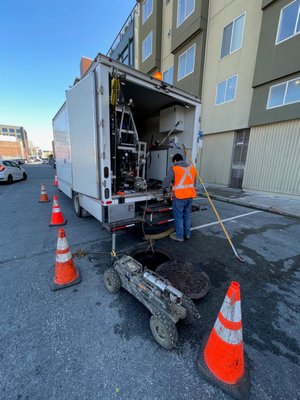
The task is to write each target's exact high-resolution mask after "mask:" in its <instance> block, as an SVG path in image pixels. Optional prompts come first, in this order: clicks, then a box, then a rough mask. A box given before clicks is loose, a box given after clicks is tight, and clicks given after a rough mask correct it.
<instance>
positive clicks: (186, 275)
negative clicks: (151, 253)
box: [156, 260, 210, 300]
mask: <svg viewBox="0 0 300 400" xmlns="http://www.w3.org/2000/svg"><path fill="white" fill-rule="evenodd" d="M156 273H157V274H159V275H160V276H162V277H163V278H165V279H167V280H168V281H169V282H170V283H171V284H172V285H173V286H174V287H176V288H177V289H178V290H180V291H181V292H182V293H184V294H186V295H187V296H188V297H190V298H191V299H194V300H197V299H202V297H204V296H205V295H206V294H207V293H208V291H209V288H210V280H209V277H208V275H207V274H206V273H205V272H204V271H195V269H194V266H193V265H192V264H191V263H186V262H181V261H177V260H174V261H168V262H165V263H163V264H161V265H159V267H158V268H157V269H156Z"/></svg>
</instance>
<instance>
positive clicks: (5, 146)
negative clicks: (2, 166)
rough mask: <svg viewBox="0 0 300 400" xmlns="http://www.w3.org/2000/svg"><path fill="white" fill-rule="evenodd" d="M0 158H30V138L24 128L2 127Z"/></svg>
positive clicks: (0, 129) (0, 133)
mask: <svg viewBox="0 0 300 400" xmlns="http://www.w3.org/2000/svg"><path fill="white" fill-rule="evenodd" d="M0 157H2V158H3V159H10V158H12V159H18V158H21V159H25V158H28V137H27V132H26V130H25V129H24V128H23V127H22V126H14V125H0Z"/></svg>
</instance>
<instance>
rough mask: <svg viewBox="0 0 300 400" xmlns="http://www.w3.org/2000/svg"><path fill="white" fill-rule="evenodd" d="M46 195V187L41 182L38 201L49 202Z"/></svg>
mask: <svg viewBox="0 0 300 400" xmlns="http://www.w3.org/2000/svg"><path fill="white" fill-rule="evenodd" d="M49 201H50V200H49V199H48V195H47V193H46V189H45V186H44V184H43V183H42V184H41V195H40V200H39V203H49Z"/></svg>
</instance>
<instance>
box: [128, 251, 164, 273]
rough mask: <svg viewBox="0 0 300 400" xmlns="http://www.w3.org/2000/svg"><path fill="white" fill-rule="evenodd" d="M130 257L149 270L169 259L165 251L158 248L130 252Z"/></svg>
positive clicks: (153, 269)
mask: <svg viewBox="0 0 300 400" xmlns="http://www.w3.org/2000/svg"><path fill="white" fill-rule="evenodd" d="M132 258H134V259H135V260H136V261H138V262H139V263H141V264H142V266H143V267H146V268H148V269H151V271H155V270H156V268H157V267H158V266H159V265H160V264H162V263H165V262H167V261H170V260H171V257H170V256H169V255H168V254H167V253H164V252H162V251H158V250H154V251H152V250H148V251H137V252H135V253H133V254H132Z"/></svg>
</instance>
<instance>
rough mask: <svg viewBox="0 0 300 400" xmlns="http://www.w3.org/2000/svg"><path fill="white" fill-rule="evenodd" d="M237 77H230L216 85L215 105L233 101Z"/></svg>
mask: <svg viewBox="0 0 300 400" xmlns="http://www.w3.org/2000/svg"><path fill="white" fill-rule="evenodd" d="M236 87H237V75H234V76H231V77H230V78H228V79H226V80H225V81H223V82H220V83H219V84H218V85H217V94H216V105H219V104H223V103H228V102H229V101H233V100H234V99H235V95H236Z"/></svg>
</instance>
